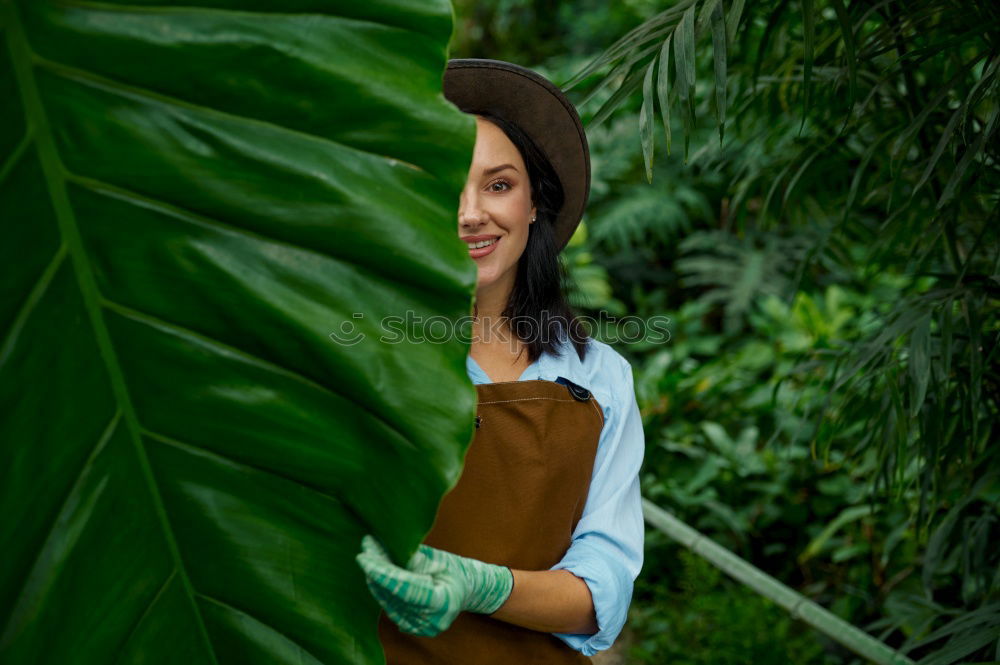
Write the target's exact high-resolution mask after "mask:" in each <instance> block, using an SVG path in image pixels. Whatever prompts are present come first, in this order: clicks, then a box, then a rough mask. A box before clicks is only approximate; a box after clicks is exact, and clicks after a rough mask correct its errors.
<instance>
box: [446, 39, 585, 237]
mask: <svg viewBox="0 0 1000 665" xmlns="http://www.w3.org/2000/svg"><path fill="white" fill-rule="evenodd" d="M444 96H445V97H446V98H447V99H448V101H450V102H451V103H452V104H454V105H455V106H457V107H458V108H459V109H461V110H462V111H465V112H466V113H474V112H476V111H489V112H491V113H495V114H497V115H498V116H500V117H502V118H504V119H505V120H508V121H510V122H512V123H514V124H515V125H517V126H518V127H520V128H521V130H522V131H524V133H525V134H527V135H528V136H530V137H531V140H532V141H534V142H535V145H537V146H538V148H539V149H540V150H541V151H542V152H543V153H544V154H545V156H546V157H547V158H548V160H549V161H550V162H551V163H552V167H553V168H554V169H555V171H556V175H558V176H559V182H560V184H562V188H563V193H564V195H565V201H564V203H563V206H562V208H560V210H559V213H558V214H557V215H556V243H557V245H558V247H559V249H560V250H562V248H563V247H565V246H566V243H567V242H569V238H570V236H572V235H573V231H574V230H576V227H577V225H578V224H579V223H580V218H581V217H583V211H584V208H586V206H587V196H588V194H589V193H590V148H589V147H588V145H587V135H586V134H585V133H584V131H583V124H582V123H581V122H580V116H579V115H578V114H577V112H576V109H575V108H574V107H573V104H572V103H571V102H570V101H569V100H568V99H566V96H565V95H564V94H563V93H562V91H561V90H559V88H557V87H556V86H555V85H553V84H552V83H551V82H550V81H549V80H548V79H546V78H545V77H543V76H541V75H540V74H538V73H536V72H533V71H531V70H530V69H527V68H525V67H521V66H520V65H515V64H513V63H510V62H504V61H502V60H481V59H475V58H468V59H456V60H449V61H448V68H447V69H446V70H445V74H444Z"/></svg>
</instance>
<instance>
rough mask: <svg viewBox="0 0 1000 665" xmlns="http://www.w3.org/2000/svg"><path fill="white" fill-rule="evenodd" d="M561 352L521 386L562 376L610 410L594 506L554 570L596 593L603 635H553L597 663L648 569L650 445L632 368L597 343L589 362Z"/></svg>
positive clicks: (531, 370) (591, 497)
mask: <svg viewBox="0 0 1000 665" xmlns="http://www.w3.org/2000/svg"><path fill="white" fill-rule="evenodd" d="M561 351H562V353H561V355H560V356H555V355H553V354H550V353H543V354H542V356H541V357H540V358H538V360H536V361H535V362H534V363H532V364H531V365H530V366H529V367H528V368H527V369H526V370H524V372H523V373H522V374H521V377H520V378H519V379H518V381H529V380H532V379H543V380H546V381H555V380H556V379H557V378H558V377H560V376H561V377H563V378H566V379H569V380H570V381H572V382H573V383H576V384H578V385H580V386H583V387H584V388H587V389H588V390H590V392H591V393H593V395H594V398H595V399H596V400H597V401H598V403H599V404H600V405H601V406H602V407H603V410H604V428H603V429H602V430H601V437H600V440H599V441H598V444H597V456H596V458H595V459H594V471H593V474H592V476H591V481H590V490H589V493H588V494H587V504H586V506H585V507H584V510H583V515H582V516H581V518H580V521H579V523H577V525H576V529H575V530H574V531H573V539H572V543H571V544H570V547H569V550H567V552H566V555H565V556H564V557H563V558H562V560H561V561H560V562H559V563H557V564H556V565H555V566H553V567H552V568H551V570H561V569H562V570H568V571H570V572H571V573H573V574H574V575H576V576H577V577H580V578H582V579H583V581H584V582H586V583H587V587H588V588H589V589H590V594H591V596H592V597H593V600H594V610H595V612H596V614H597V625H598V627H599V630H598V631H597V632H596V633H594V634H593V635H575V634H569V633H553V635H555V636H556V637H558V638H559V639H561V640H563V641H564V642H565V643H566V644H568V645H569V646H571V647H572V648H574V649H576V650H577V651H580V652H582V653H583V654H584V655H585V656H592V655H594V654H595V653H597V652H598V651H601V650H603V649H607V648H608V647H610V646H611V645H612V644H613V643H614V641H615V639H616V638H617V637H618V634H619V633H620V632H621V630H622V627H623V626H624V625H625V619H626V618H627V616H628V607H629V604H630V603H631V602H632V587H633V584H634V583H635V578H636V577H637V576H638V575H639V570H640V569H641V568H642V555H643V521H642V503H641V499H640V495H639V467H640V466H641V465H642V459H643V453H644V452H645V438H644V436H643V431H642V419H641V418H640V416H639V406H638V404H637V403H636V399H635V385H634V384H633V381H632V367H631V365H629V363H628V361H627V360H625V358H623V357H622V356H621V355H620V354H619V353H618V352H617V351H615V350H614V349H612V348H611V347H610V346H608V345H607V344H605V343H603V342H600V341H598V340H596V339H591V340H590V343H589V348H588V349H587V358H586V360H585V361H584V362H580V358H579V356H577V355H576V351H575V350H574V349H573V347H572V345H571V344H569V342H568V341H564V342H563V344H562V346H561ZM465 364H466V369H467V370H468V373H469V378H470V379H471V380H472V382H473V383H475V384H480V383H491V381H490V378H489V377H488V376H487V375H486V372H484V371H483V370H482V369H481V368H480V367H479V365H478V363H476V361H475V360H473V359H472V356H471V355H470V356H467V357H466V363H465Z"/></svg>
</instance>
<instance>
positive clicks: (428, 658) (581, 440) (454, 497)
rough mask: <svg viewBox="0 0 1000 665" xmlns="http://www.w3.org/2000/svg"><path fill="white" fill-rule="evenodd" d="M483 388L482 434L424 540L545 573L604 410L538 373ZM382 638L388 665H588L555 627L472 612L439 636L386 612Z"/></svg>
mask: <svg viewBox="0 0 1000 665" xmlns="http://www.w3.org/2000/svg"><path fill="white" fill-rule="evenodd" d="M560 380H562V379H560ZM476 389H477V391H478V394H479V404H478V412H477V413H478V415H477V416H476V423H477V425H476V433H475V436H474V438H473V440H472V443H471V444H470V446H469V450H468V452H467V453H466V457H465V464H464V466H463V470H462V476H461V478H460V479H459V481H458V484H456V485H455V487H454V488H452V490H451V491H450V492H449V493H448V494H446V495H445V497H444V499H443V500H442V501H441V505H440V506H439V508H438V512H437V516H436V518H435V521H434V526H433V527H432V528H431V531H430V533H429V534H428V536H427V538H426V539H425V540H424V542H425V543H426V544H428V545H430V546H432V547H437V548H440V549H443V550H446V551H448V552H454V553H455V554H460V555H462V556H467V557H473V558H476V559H479V560H481V561H486V562H488V563H494V564H498V565H503V566H510V567H511V568H518V569H521V570H548V569H549V568H551V567H552V566H554V565H555V564H557V563H558V562H559V561H560V560H561V559H562V557H563V555H564V554H565V553H566V550H567V549H568V548H569V545H570V541H571V539H572V534H573V529H574V528H575V527H576V523H577V522H578V521H579V520H580V516H581V515H582V514H583V507H584V504H585V503H586V501H587V491H588V490H589V488H590V476H591V472H592V471H593V466H594V456H595V454H596V453H597V443H598V439H599V438H600V434H601V428H602V427H603V425H604V416H603V414H602V412H601V406H600V404H598V402H597V400H596V399H594V397H593V396H592V395H591V394H590V392H589V391H587V390H586V389H584V388H581V387H580V386H577V385H575V384H568V385H563V384H561V383H556V382H554V381H545V380H541V379H538V380H531V381H507V382H501V383H486V384H480V385H477V386H476ZM379 638H380V639H381V642H382V646H383V648H384V649H385V653H386V660H387V663H388V665H431V664H437V663H441V664H442V665H450V664H454V665H493V664H496V665H501V664H502V665H510V664H512V663H516V664H517V665H529V664H532V663H539V664H542V663H545V664H546V665H561V664H567V665H568V664H570V663H575V664H576V665H580V664H582V663H590V659H589V658H587V657H585V656H583V655H582V654H581V653H580V652H578V651H576V650H574V649H572V648H571V647H570V646H569V645H567V644H565V643H564V642H563V641H562V640H560V639H559V638H557V637H555V636H554V635H552V634H551V633H547V632H539V631H535V630H529V629H527V628H522V627H520V626H515V625H514V624H510V623H506V622H504V621H500V620H499V619H494V618H492V617H490V616H487V615H484V614H474V613H471V612H462V613H461V614H459V615H458V618H457V619H455V622H454V623H453V624H452V625H451V627H449V628H448V630H445V631H443V632H442V633H440V634H438V635H437V636H435V637H417V636H414V635H409V634H407V633H404V632H402V631H400V630H399V629H398V628H397V627H396V625H395V624H394V623H393V622H392V621H391V620H390V619H389V618H388V617H387V616H386V614H385V612H383V613H382V614H381V616H380V617H379Z"/></svg>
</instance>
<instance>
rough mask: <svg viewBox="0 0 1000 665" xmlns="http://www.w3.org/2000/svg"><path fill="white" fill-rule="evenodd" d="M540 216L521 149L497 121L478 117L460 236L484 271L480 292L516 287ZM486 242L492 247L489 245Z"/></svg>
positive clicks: (461, 210)
mask: <svg viewBox="0 0 1000 665" xmlns="http://www.w3.org/2000/svg"><path fill="white" fill-rule="evenodd" d="M534 216H535V207H534V206H533V205H532V204H531V184H530V181H529V179H528V170H527V168H525V165H524V159H523V158H522V157H521V153H520V151H519V150H518V149H517V147H516V146H515V145H514V144H513V143H512V142H511V140H510V139H509V138H507V135H506V134H504V133H503V130H501V129H500V128H499V127H497V126H496V125H494V124H493V123H492V122H489V121H488V120H485V119H483V118H481V117H479V116H476V146H475V149H474V150H473V153H472V166H471V167H470V168H469V175H468V177H467V178H466V181H465V189H463V190H462V196H461V198H460V200H459V206H458V235H459V237H460V238H461V239H462V240H463V241H465V242H466V243H468V244H469V245H470V248H469V256H470V257H472V259H473V260H474V261H475V262H476V266H477V267H478V268H479V276H478V278H477V281H476V288H477V290H479V289H483V288H485V287H502V288H503V289H505V290H506V291H505V292H509V289H510V288H512V287H513V284H514V277H515V275H516V274H517V261H518V259H519V258H521V253H522V252H524V248H525V246H526V245H527V243H528V225H529V224H531V220H532V218H533V217H534ZM484 242H486V243H488V244H486V245H485V246H482V245H484Z"/></svg>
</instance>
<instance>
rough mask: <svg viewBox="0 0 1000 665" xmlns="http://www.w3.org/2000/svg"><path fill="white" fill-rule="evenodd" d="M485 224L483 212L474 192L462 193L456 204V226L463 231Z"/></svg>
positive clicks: (485, 219) (485, 218)
mask: <svg viewBox="0 0 1000 665" xmlns="http://www.w3.org/2000/svg"><path fill="white" fill-rule="evenodd" d="M486 222H487V216H486V213H485V211H484V210H483V209H482V206H481V205H480V201H479V197H478V196H476V194H475V192H472V193H470V192H468V191H463V192H462V195H461V197H460V198H459V202H458V225H459V226H460V227H462V228H463V229H476V228H478V227H480V226H482V225H483V224H485V223H486Z"/></svg>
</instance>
